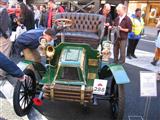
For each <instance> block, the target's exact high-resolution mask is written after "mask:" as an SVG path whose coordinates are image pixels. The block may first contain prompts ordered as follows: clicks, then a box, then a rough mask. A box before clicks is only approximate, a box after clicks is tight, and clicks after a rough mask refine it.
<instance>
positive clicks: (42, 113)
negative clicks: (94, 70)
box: [0, 27, 160, 120]
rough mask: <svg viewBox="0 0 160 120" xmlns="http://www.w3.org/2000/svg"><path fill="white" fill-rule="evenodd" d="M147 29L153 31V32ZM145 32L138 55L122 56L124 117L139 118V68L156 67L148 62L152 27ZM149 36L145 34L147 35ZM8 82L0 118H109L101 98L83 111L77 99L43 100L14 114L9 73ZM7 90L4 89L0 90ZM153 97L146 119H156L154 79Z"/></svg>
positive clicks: (158, 104)
mask: <svg viewBox="0 0 160 120" xmlns="http://www.w3.org/2000/svg"><path fill="white" fill-rule="evenodd" d="M151 31H154V32H153V33H152V32H151ZM145 32H146V33H145V36H143V38H142V39H141V41H140V42H139V44H138V47H137V50H136V55H137V57H138V59H134V58H133V59H131V60H130V59H126V64H125V65H124V68H125V70H126V72H127V74H128V76H129V78H130V81H131V82H130V83H129V84H126V85H125V96H126V99H125V100H126V102H125V115H124V120H142V119H143V115H144V109H145V105H146V102H147V98H146V97H140V71H154V72H157V71H160V62H159V63H158V65H157V66H152V65H151V64H150V62H151V61H152V58H153V56H154V48H155V45H154V40H155V35H156V30H155V29H150V28H148V27H147V28H146V31H145ZM147 36H149V37H147ZM8 79H9V82H8V81H6V83H5V84H4V85H3V86H1V87H0V90H1V93H0V120H28V119H29V120H47V119H48V120H111V119H112V115H111V110H110V105H109V103H108V102H106V101H101V102H100V103H99V105H98V106H93V105H90V106H89V109H88V111H86V112H84V111H83V110H82V108H83V107H82V106H81V105H80V104H78V103H70V102H51V101H47V100H45V101H44V104H43V106H41V107H35V108H33V110H32V112H31V113H30V114H29V115H28V116H25V117H22V118H21V117H18V116H16V114H15V113H14V110H13V107H12V91H13V88H14V86H15V84H16V82H15V81H16V80H15V78H12V77H9V78H8ZM6 90H7V91H8V92H6V93H5V92H4V91H6ZM157 92H158V93H157V95H158V96H157V97H152V98H151V102H150V106H149V114H148V119H147V120H160V114H159V113H160V81H158V82H157Z"/></svg>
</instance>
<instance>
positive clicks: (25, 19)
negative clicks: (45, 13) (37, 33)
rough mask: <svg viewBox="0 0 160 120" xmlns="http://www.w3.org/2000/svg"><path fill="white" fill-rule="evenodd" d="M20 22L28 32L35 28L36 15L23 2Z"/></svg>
mask: <svg viewBox="0 0 160 120" xmlns="http://www.w3.org/2000/svg"><path fill="white" fill-rule="evenodd" d="M20 22H21V23H22V24H23V25H24V26H25V27H26V28H27V30H31V29H34V28H35V24H34V23H35V22H34V13H33V11H31V10H30V9H29V8H28V7H27V5H25V4H24V3H23V2H22V3H20Z"/></svg>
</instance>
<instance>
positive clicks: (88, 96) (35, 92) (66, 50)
mask: <svg viewBox="0 0 160 120" xmlns="http://www.w3.org/2000/svg"><path fill="white" fill-rule="evenodd" d="M55 19H56V23H57V25H59V26H63V27H64V28H65V29H64V30H63V32H61V33H58V34H57V38H62V40H61V43H60V44H58V45H57V46H52V45H46V47H45V56H46V63H45V65H44V63H43V64H42V63H36V62H34V61H28V60H24V61H21V62H20V63H19V64H18V66H19V67H20V68H21V69H22V70H23V71H24V73H25V74H26V75H28V76H29V78H28V79H27V80H25V82H20V81H17V84H16V86H15V89H14V97H13V105H14V110H15V112H16V114H17V115H18V116H24V115H26V114H28V113H29V112H30V109H31V108H32V106H33V104H35V105H43V104H42V101H43V99H48V100H53V101H54V100H58V101H71V102H79V103H80V104H82V105H83V106H84V108H86V106H88V105H90V104H93V105H98V101H99V100H106V101H108V102H109V103H110V104H111V108H112V109H111V111H112V113H113V118H114V119H118V120H119V119H122V118H123V114H124V107H125V106H124V105H125V93H124V84H126V83H129V78H128V76H127V74H126V72H125V70H124V68H123V66H122V65H120V64H109V62H108V58H107V59H105V58H104V56H103V55H105V54H102V51H103V50H104V49H107V48H103V47H105V46H104V44H103V41H102V37H103V33H104V22H105V18H104V17H103V16H101V15H97V14H89V13H62V14H58V15H56V18H55ZM109 45H110V43H109ZM98 46H100V47H101V49H100V50H97V47H98ZM107 50H108V51H105V52H104V53H106V54H107V53H108V52H109V49H107ZM108 57H109V56H108ZM66 104H67V103H66Z"/></svg>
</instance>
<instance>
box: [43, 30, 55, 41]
mask: <svg viewBox="0 0 160 120" xmlns="http://www.w3.org/2000/svg"><path fill="white" fill-rule="evenodd" d="M56 33H57V32H56V30H55V29H51V28H47V29H46V30H44V32H43V38H44V39H46V40H47V42H50V41H52V40H53V39H55V38H56Z"/></svg>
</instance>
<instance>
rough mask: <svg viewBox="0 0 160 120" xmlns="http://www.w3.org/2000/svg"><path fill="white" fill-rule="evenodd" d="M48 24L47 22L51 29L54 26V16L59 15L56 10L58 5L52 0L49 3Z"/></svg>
mask: <svg viewBox="0 0 160 120" xmlns="http://www.w3.org/2000/svg"><path fill="white" fill-rule="evenodd" d="M48 8H49V10H48V22H47V27H49V28H51V27H52V25H53V22H54V21H53V19H54V16H55V14H56V13H57V10H56V4H55V3H54V1H53V0H50V1H49V2H48Z"/></svg>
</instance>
